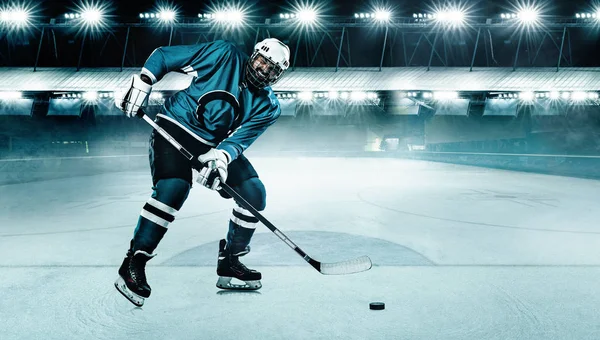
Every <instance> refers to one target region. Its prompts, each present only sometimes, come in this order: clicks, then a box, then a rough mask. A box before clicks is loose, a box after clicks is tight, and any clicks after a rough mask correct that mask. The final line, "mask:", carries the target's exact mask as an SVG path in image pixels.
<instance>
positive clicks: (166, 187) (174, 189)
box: [152, 178, 191, 210]
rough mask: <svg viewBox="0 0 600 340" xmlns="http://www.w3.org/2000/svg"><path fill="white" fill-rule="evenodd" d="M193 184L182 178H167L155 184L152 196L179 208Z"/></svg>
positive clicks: (174, 207)
mask: <svg viewBox="0 0 600 340" xmlns="http://www.w3.org/2000/svg"><path fill="white" fill-rule="evenodd" d="M190 188H191V185H190V184H189V183H188V182H187V181H186V180H184V179H181V178H167V179H161V180H159V181H158V182H157V183H156V185H155V186H154V192H153V193H152V198H153V199H155V200H157V201H159V202H161V203H163V204H166V205H167V206H169V207H171V208H173V209H176V210H179V209H181V207H182V206H183V203H184V202H185V200H186V199H187V197H188V194H189V193H190Z"/></svg>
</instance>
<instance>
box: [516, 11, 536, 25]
mask: <svg viewBox="0 0 600 340" xmlns="http://www.w3.org/2000/svg"><path fill="white" fill-rule="evenodd" d="M517 18H519V21H521V22H522V23H523V24H526V25H532V24H535V23H537V22H538V20H539V11H538V10H537V9H535V8H524V9H522V10H520V11H519V13H518V14H517Z"/></svg>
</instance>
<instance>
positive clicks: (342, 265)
mask: <svg viewBox="0 0 600 340" xmlns="http://www.w3.org/2000/svg"><path fill="white" fill-rule="evenodd" d="M372 266H373V264H372V263H371V259H370V258H369V257H368V256H361V257H358V258H355V259H352V260H348V261H342V262H335V263H321V266H320V268H319V272H321V274H323V275H345V274H354V273H360V272H364V271H367V270H369V269H371V267H372Z"/></svg>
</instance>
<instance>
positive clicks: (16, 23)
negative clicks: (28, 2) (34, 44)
mask: <svg viewBox="0 0 600 340" xmlns="http://www.w3.org/2000/svg"><path fill="white" fill-rule="evenodd" d="M30 11H31V10H30V9H29V8H26V7H23V6H21V5H15V6H12V7H8V8H0V23H2V24H3V25H5V26H8V27H9V28H22V27H24V26H27V25H28V24H29V18H30Z"/></svg>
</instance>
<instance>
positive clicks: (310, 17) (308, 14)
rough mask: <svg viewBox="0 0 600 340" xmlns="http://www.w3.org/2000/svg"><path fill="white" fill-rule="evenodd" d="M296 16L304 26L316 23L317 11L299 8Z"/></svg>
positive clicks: (309, 8)
mask: <svg viewBox="0 0 600 340" xmlns="http://www.w3.org/2000/svg"><path fill="white" fill-rule="evenodd" d="M296 16H297V17H298V20H299V21H300V22H302V23H304V24H312V23H314V22H315V21H317V11H316V10H315V9H314V8H311V7H305V8H300V9H299V10H298V12H297V13H296Z"/></svg>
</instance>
